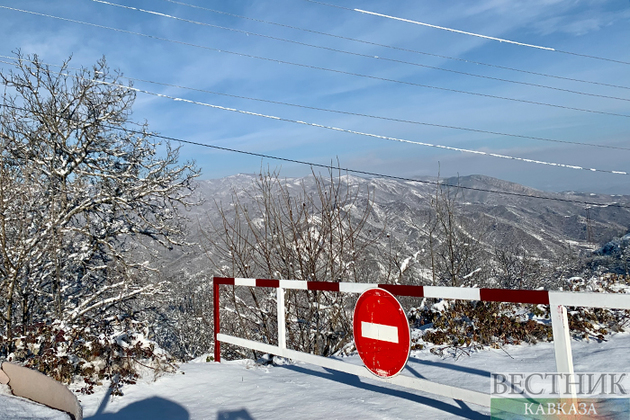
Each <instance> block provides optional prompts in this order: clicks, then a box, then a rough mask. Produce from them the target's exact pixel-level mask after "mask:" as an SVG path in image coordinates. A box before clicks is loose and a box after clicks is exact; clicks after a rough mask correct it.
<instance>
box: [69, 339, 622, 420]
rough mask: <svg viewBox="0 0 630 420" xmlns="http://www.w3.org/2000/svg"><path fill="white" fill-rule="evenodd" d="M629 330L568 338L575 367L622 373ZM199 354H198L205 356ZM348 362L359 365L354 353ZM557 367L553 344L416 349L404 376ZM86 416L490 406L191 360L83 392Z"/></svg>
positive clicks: (337, 414) (481, 384) (329, 374)
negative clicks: (172, 370) (170, 370)
mask: <svg viewBox="0 0 630 420" xmlns="http://www.w3.org/2000/svg"><path fill="white" fill-rule="evenodd" d="M629 348H630V334H618V335H616V336H614V337H612V338H611V339H610V341H608V342H604V343H597V342H575V341H574V342H573V353H574V360H575V369H576V371H583V372H612V371H615V372H626V371H628V370H630V369H629V367H630V363H629V362H630V352H629V351H628V349H629ZM202 360H203V358H202ZM345 361H346V362H348V363H355V364H360V363H361V360H360V359H359V358H358V357H354V356H353V357H347V358H345ZM511 371H515V372H533V371H538V372H541V371H543V372H544V371H547V372H553V371H555V361H554V355H553V345H552V344H550V343H543V344H538V345H535V346H527V345H526V346H511V347H506V348H505V349H504V350H484V351H480V352H477V353H473V354H471V355H470V356H466V355H462V356H460V357H459V358H455V357H451V358H446V359H442V358H439V357H437V356H436V355H434V354H431V353H430V352H428V351H426V350H423V351H416V352H413V354H412V357H411V358H410V360H409V364H408V367H407V368H406V369H405V371H404V372H403V373H402V374H404V375H411V376H414V375H415V376H418V377H422V378H426V379H430V380H435V381H438V382H442V383H445V384H450V385H456V386H461V387H465V388H470V389H475V390H478V391H482V392H490V379H489V375H490V372H511ZM80 399H81V403H82V405H83V407H84V412H85V417H86V418H87V419H93V420H97V419H98V420H105V419H117V420H118V419H121V420H122V419H135V420H144V419H147V420H149V419H172V420H184V419H204V420H207V419H210V420H215V419H216V420H250V419H255V420H263V419H274V420H275V419H417V418H421V419H449V418H467V419H481V418H487V416H488V414H489V410H488V409H487V408H484V407H479V406H476V405H473V404H467V403H462V402H458V401H454V400H450V399H448V398H442V397H437V396H434V395H431V394H428V393H420V392H417V391H413V390H408V389H405V388H400V387H396V386H392V385H389V384H386V383H383V382H380V381H378V380H370V379H359V378H357V377H356V376H352V375H348V374H345V373H339V372H335V371H328V370H326V369H323V368H319V367H317V366H313V365H308V364H304V363H287V364H280V365H269V366H261V365H257V364H255V363H254V362H252V361H237V362H224V363H221V364H218V363H206V362H204V361H197V362H191V363H187V364H183V365H182V366H181V372H179V373H177V374H173V375H167V376H163V377H161V378H159V379H158V380H157V381H156V382H148V383H140V384H138V385H135V386H129V387H127V388H126V389H125V395H124V396H122V397H113V398H107V396H106V394H105V391H104V390H100V391H99V392H97V393H96V394H94V395H90V396H82V397H81V398H80Z"/></svg>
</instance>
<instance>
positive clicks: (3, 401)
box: [0, 384, 70, 420]
mask: <svg viewBox="0 0 630 420" xmlns="http://www.w3.org/2000/svg"><path fill="white" fill-rule="evenodd" d="M0 407H2V408H1V409H0V419H11V420H29V419H37V420H69V418H70V417H69V416H68V415H67V414H65V413H62V412H61V411H58V410H55V409H52V408H48V407H46V406H43V405H41V404H37V403H34V402H32V401H30V400H27V399H24V398H19V397H15V396H13V395H12V393H11V389H10V388H9V386H8V385H4V384H0Z"/></svg>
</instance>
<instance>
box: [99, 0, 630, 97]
mask: <svg viewBox="0 0 630 420" xmlns="http://www.w3.org/2000/svg"><path fill="white" fill-rule="evenodd" d="M91 1H92V2H94V3H101V4H105V5H108V6H114V7H119V8H122V9H126V10H133V11H137V12H141V13H146V14H150V15H154V16H158V17H162V18H167V19H173V20H177V21H180V22H185V23H190V24H193V25H199V26H206V27H211V28H216V29H222V30H226V31H231V32H237V33H242V34H245V35H247V36H257V37H261V38H267V39H272V40H274V41H282V42H287V43H291V44H296V45H302V46H306V47H309V48H317V49H321V50H326V51H332V52H336V53H341V54H347V55H353V56H356V57H362V58H368V59H371V60H379V61H389V62H392V63H397V64H405V65H410V66H416V67H422V68H427V69H431V70H438V71H444V72H449V73H454V74H460V75H464V76H470V77H477V78H481V79H488V80H496V81H499V82H505V83H512V84H517V85H523V86H532V87H537V88H541V89H550V90H555V91H559V92H566V93H572V94H576V95H583V96H591V97H597V98H605V99H614V100H618V101H626V102H630V99H629V98H620V97H617V96H610V95H602V94H598V93H590V92H582V91H577V90H572V89H564V88H559V87H555V86H548V85H543V84H540V83H530V82H521V81H518V80H510V79H503V78H500V77H493V76H486V75H481V74H474V73H468V72H464V71H458V70H451V69H445V68H442V67H436V66H429V65H426V64H420V63H413V62H410V61H404V60H398V59H394V58H388V57H381V56H377V55H369V54H361V53H357V52H353V51H347V50H341V49H338V48H331V47H325V46H321V45H314V44H309V43H306V42H301V41H295V40H292V39H287V38H280V37H275V36H271V35H265V34H260V33H257V32H251V31H246V30H243V29H236V28H230V27H226V26H220V25H215V24H212V23H207V22H200V21H196V20H191V19H184V18H181V17H178V16H174V15H170V14H166V13H161V12H156V11H154V10H147V9H141V8H138V7H132V6H126V5H123V4H119V3H112V2H109V1H104V0H91Z"/></svg>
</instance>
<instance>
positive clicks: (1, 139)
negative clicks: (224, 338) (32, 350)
mask: <svg viewBox="0 0 630 420" xmlns="http://www.w3.org/2000/svg"><path fill="white" fill-rule="evenodd" d="M68 61H69V60H68ZM68 61H66V62H65V63H64V64H63V65H62V66H61V68H59V69H57V70H53V69H51V68H50V67H49V66H48V65H45V64H44V63H42V62H41V61H40V60H39V58H38V57H37V56H33V57H25V56H22V55H21V54H20V53H19V52H18V53H17V57H16V63H15V70H13V71H11V72H8V73H4V74H0V80H1V81H2V83H3V88H4V95H3V97H2V103H1V105H0V159H1V160H0V298H1V299H0V305H1V306H0V308H1V309H0V310H1V312H0V314H1V316H2V318H1V319H2V321H3V328H2V329H3V332H4V335H5V337H6V338H8V342H10V341H11V338H12V337H13V336H14V335H15V334H21V333H23V332H24V330H25V329H27V328H28V326H29V325H33V324H36V323H49V322H51V321H52V320H61V321H64V322H75V323H76V322H79V321H87V322H89V321H90V320H97V319H103V317H104V315H120V314H121V308H122V307H121V305H123V304H124V303H125V302H129V301H131V300H133V299H134V298H137V297H139V296H141V295H146V294H150V293H155V292H156V291H157V290H158V289H159V284H155V282H152V281H151V275H150V273H151V270H152V267H151V264H150V263H149V262H148V261H147V258H146V256H145V254H146V253H145V252H143V249H145V248H146V247H147V245H148V244H152V243H159V244H161V245H164V246H167V247H171V246H174V245H177V244H178V243H179V241H180V237H181V233H182V227H183V225H182V220H181V216H180V210H181V209H182V207H183V206H186V205H188V204H190V202H191V193H192V183H191V182H192V180H193V179H194V178H195V177H196V176H197V170H196V169H195V168H194V166H193V164H191V163H186V164H178V149H177V148H172V147H171V146H170V145H169V144H168V143H166V144H160V143H157V142H155V141H154V140H153V137H152V136H151V135H150V133H149V132H147V126H146V124H136V123H134V122H133V121H132V120H131V119H130V116H131V108H132V105H133V102H134V99H135V92H134V90H133V89H131V87H130V86H125V85H124V84H123V80H122V75H121V74H120V73H118V72H114V71H111V70H110V69H109V68H108V67H107V64H106V62H105V59H101V60H99V61H98V62H97V63H96V64H95V65H94V66H93V67H92V68H89V69H86V68H83V69H81V70H78V71H71V68H70V67H69V65H68ZM0 335H2V334H0Z"/></svg>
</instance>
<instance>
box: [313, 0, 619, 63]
mask: <svg viewBox="0 0 630 420" xmlns="http://www.w3.org/2000/svg"><path fill="white" fill-rule="evenodd" d="M305 1H308V2H311V3H317V4H321V5H324V6H329V7H336V8H339V9H345V10H350V11H353V12H358V13H363V14H367V15H372V16H378V17H382V18H386V19H392V20H397V21H401V22H406V23H412V24H414V25H421V26H426V27H429V28H434V29H440V30H442V31H448V32H454V33H458V34H462V35H468V36H474V37H478V38H484V39H488V40H491V41H498V42H502V43H506V44H513V45H518V46H521V47H528V48H535V49H539V50H545V51H552V52H557V53H562V54H571V55H575V56H579V57H585V58H591V59H594V60H602V61H609V62H612V63H617V64H628V65H630V63H629V62H627V61H621V60H615V59H612V58H605V57H599V56H595V55H588V54H580V53H574V52H570V51H563V50H558V49H555V48H550V47H544V46H540V45H534V44H526V43H523V42H517V41H512V40H509V39H505V38H496V37H493V36H488V35H482V34H478V33H475V32H467V31H461V30H459V29H453V28H447V27H444V26H438V25H432V24H430V23H426V22H420V21H417V20H412V19H405V18H400V17H396V16H391V15H385V14H382V13H376V12H370V11H367V10H363V9H352V8H350V7H344V6H338V5H335V4H330V3H323V2H320V1H315V0H305Z"/></svg>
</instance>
